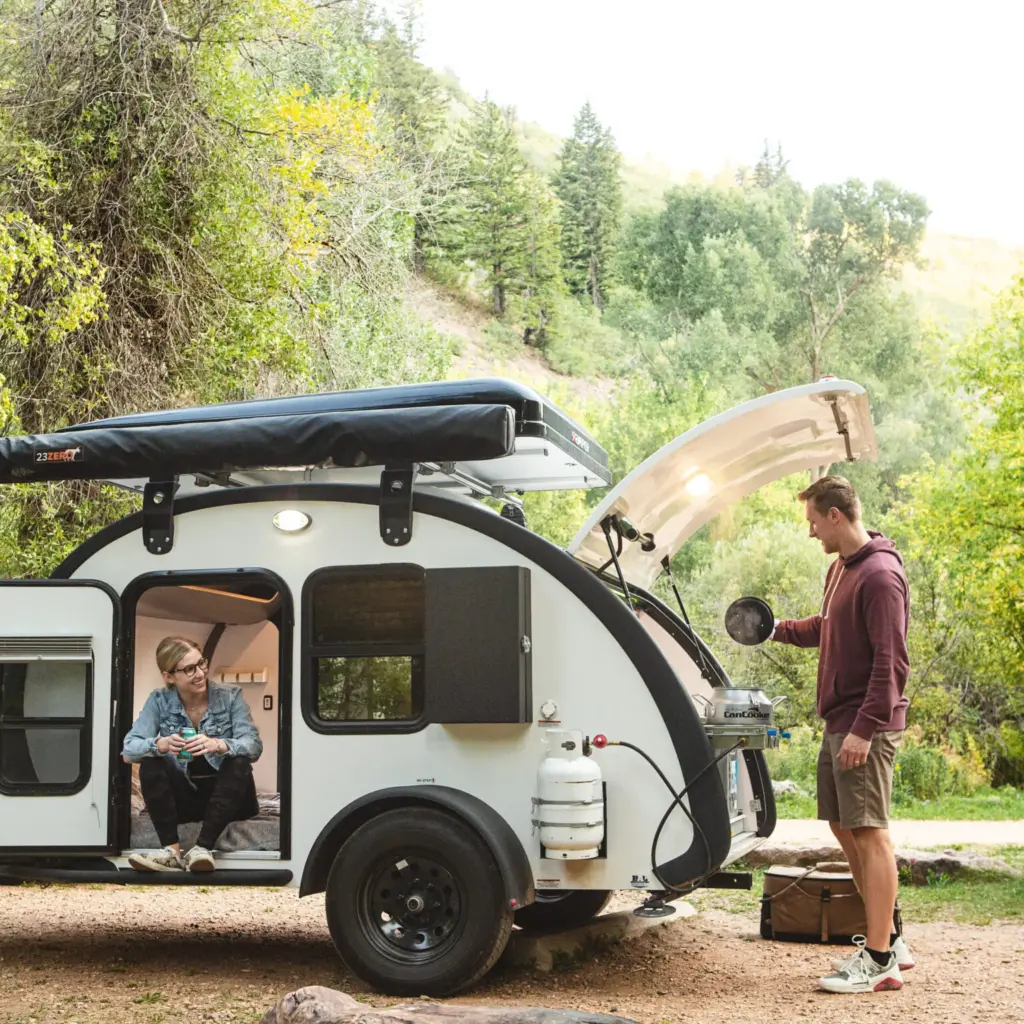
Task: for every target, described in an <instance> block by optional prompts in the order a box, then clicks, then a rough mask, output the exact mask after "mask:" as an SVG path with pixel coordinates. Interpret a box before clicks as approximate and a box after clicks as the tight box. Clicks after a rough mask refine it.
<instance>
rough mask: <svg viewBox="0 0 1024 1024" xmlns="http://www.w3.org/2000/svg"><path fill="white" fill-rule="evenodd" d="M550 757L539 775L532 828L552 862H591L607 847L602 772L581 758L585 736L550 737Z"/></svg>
mask: <svg viewBox="0 0 1024 1024" xmlns="http://www.w3.org/2000/svg"><path fill="white" fill-rule="evenodd" d="M546 738H547V742H548V750H547V754H546V756H545V757H544V760H543V761H541V763H540V768H539V769H538V771H537V796H535V797H534V798H533V805H534V818H533V825H534V828H539V829H540V842H541V846H542V847H543V848H544V854H543V856H544V857H545V858H546V859H548V860H590V859H592V858H594V857H597V856H599V855H600V852H601V844H602V843H603V842H604V791H603V787H602V785H601V769H600V768H599V767H598V765H597V764H596V763H595V762H594V761H592V760H591V759H590V758H589V757H586V756H585V755H584V753H583V733H582V732H579V731H576V730H572V729H559V730H554V729H552V730H550V731H549V732H547V733H546Z"/></svg>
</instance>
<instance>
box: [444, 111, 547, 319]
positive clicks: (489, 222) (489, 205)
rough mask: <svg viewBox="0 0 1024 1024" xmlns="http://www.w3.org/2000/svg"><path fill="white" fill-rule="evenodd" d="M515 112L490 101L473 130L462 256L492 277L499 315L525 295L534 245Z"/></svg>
mask: <svg viewBox="0 0 1024 1024" xmlns="http://www.w3.org/2000/svg"><path fill="white" fill-rule="evenodd" d="M512 126H513V115H512V111H511V110H507V109H506V110H502V109H501V108H500V107H498V106H497V104H495V103H492V102H490V101H489V100H485V101H484V102H483V103H482V104H480V106H479V107H478V108H477V110H476V112H475V113H474V115H473V119H472V121H471V123H470V126H469V131H468V137H467V143H468V148H469V153H468V159H467V166H466V170H465V185H464V187H463V198H462V208H463V216H464V225H463V239H462V247H461V248H462V251H461V253H460V255H461V256H462V257H463V258H464V259H468V260H471V261H473V262H474V263H475V264H476V265H477V266H478V267H479V268H480V269H482V270H483V271H484V273H485V275H486V282H487V285H488V287H490V289H491V298H492V303H493V306H494V313H495V315H496V316H502V315H504V313H505V312H506V309H507V305H508V296H509V293H510V292H517V291H520V290H521V287H522V282H523V278H524V275H525V271H526V265H527V262H528V259H527V254H528V249H529V245H530V227H531V225H530V216H529V205H530V202H529V201H530V195H529V192H530V189H529V177H528V173H527V169H526V163H525V161H524V160H523V158H522V156H521V155H520V152H519V147H518V145H517V144H516V138H515V133H514V131H513V127H512Z"/></svg>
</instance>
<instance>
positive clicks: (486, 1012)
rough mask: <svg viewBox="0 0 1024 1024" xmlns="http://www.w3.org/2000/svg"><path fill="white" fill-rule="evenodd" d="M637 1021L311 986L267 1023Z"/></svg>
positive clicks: (283, 1004)
mask: <svg viewBox="0 0 1024 1024" xmlns="http://www.w3.org/2000/svg"><path fill="white" fill-rule="evenodd" d="M388 1021H392V1022H394V1024H460V1022H464V1024H636V1022H635V1021H631V1020H630V1019H629V1018H628V1017H612V1016H609V1015H608V1014H606V1013H586V1012H581V1011H577V1010H544V1009H540V1008H538V1007H532V1006H529V1007H519V1006H516V1007H507V1006H464V1005H455V1004H452V1003H435V1002H433V1001H432V1000H427V1001H424V1002H420V1003H408V1004H404V1005H401V1006H392V1007H390V1008H388V1009H373V1008H372V1007H369V1006H365V1005H363V1004H362V1003H360V1002H357V1001H356V1000H355V999H353V998H352V997H351V996H350V995H346V994H345V993H344V992H338V991H337V990H336V989H331V988H324V987H322V986H320V985H310V986H308V987H307V988H300V989H298V990H297V991H295V992H289V993H288V995H286V996H285V997H284V998H283V999H282V1000H281V1001H280V1002H279V1003H278V1004H277V1006H275V1007H274V1008H273V1009H272V1010H270V1011H269V1012H268V1013H267V1015H266V1016H265V1017H264V1018H263V1021H262V1024H386V1022H388Z"/></svg>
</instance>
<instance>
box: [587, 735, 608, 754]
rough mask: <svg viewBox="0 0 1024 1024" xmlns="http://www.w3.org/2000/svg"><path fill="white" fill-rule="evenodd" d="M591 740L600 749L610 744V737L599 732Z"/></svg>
mask: <svg viewBox="0 0 1024 1024" xmlns="http://www.w3.org/2000/svg"><path fill="white" fill-rule="evenodd" d="M590 742H591V743H593V744H594V746H595V747H597V749H598V750H600V749H601V748H602V747H607V746H608V737H607V736H605V735H604V734H603V733H600V732H599V733H598V734H597V735H596V736H595V737H594V738H593V739H592V740H591V741H590Z"/></svg>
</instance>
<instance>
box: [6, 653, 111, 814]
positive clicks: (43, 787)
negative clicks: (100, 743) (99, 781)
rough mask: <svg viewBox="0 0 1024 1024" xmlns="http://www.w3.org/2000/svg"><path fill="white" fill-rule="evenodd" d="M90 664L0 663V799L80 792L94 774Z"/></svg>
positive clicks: (36, 661)
mask: <svg viewBox="0 0 1024 1024" xmlns="http://www.w3.org/2000/svg"><path fill="white" fill-rule="evenodd" d="M91 676H92V666H91V664H90V663H89V662H85V661H46V660H33V661H29V662H3V663H0V793H6V794H9V795H12V796H15V795H22V796H29V795H39V794H46V793H72V792H77V791H78V790H79V789H81V788H82V786H83V785H84V784H85V782H86V781H87V779H88V774H89V758H88V754H89V749H88V748H89V733H88V726H89V703H90V701H89V691H90V687H91V682H92V679H91Z"/></svg>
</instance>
